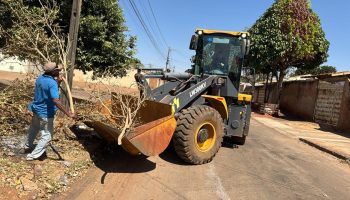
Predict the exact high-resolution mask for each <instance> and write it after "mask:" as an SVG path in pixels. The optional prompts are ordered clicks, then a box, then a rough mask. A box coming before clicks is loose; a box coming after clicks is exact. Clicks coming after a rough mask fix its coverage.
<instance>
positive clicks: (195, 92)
mask: <svg viewBox="0 0 350 200" xmlns="http://www.w3.org/2000/svg"><path fill="white" fill-rule="evenodd" d="M206 86H207V83H206V82H204V83H202V84H200V85H199V86H198V87H196V88H194V89H193V90H192V91H191V92H190V98H192V97H193V96H194V95H196V94H197V93H198V92H200V91H201V90H203V89H204V88H205V87H206Z"/></svg>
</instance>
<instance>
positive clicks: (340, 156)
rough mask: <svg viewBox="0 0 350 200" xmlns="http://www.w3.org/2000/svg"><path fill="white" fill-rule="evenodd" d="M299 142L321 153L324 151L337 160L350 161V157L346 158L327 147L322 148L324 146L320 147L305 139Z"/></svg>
mask: <svg viewBox="0 0 350 200" xmlns="http://www.w3.org/2000/svg"><path fill="white" fill-rule="evenodd" d="M299 140H300V141H301V142H304V143H306V144H308V145H310V146H312V147H315V148H316V149H318V150H321V151H323V152H325V153H328V154H330V155H332V156H334V157H337V158H339V159H341V160H345V161H347V162H348V161H350V157H347V156H344V155H342V154H340V153H338V152H336V151H333V150H330V149H327V148H325V147H322V146H320V145H318V144H316V143H314V142H311V141H310V140H307V139H304V138H299Z"/></svg>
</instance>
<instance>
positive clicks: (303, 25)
mask: <svg viewBox="0 0 350 200" xmlns="http://www.w3.org/2000/svg"><path fill="white" fill-rule="evenodd" d="M249 32H250V33H251V39H252V43H253V45H252V47H251V55H250V58H249V62H250V65H252V66H255V67H256V68H257V70H258V71H260V72H265V73H266V72H269V71H271V70H280V71H284V70H286V69H287V68H288V67H290V66H297V67H307V68H312V67H315V66H319V65H320V64H321V63H323V62H325V61H326V59H327V57H328V54H327V52H328V48H329V42H328V41H327V39H326V38H325V34H324V32H323V30H322V27H321V23H320V19H319V18H318V16H317V15H316V14H315V13H314V12H313V11H312V10H311V8H310V4H309V2H308V0H277V1H276V2H275V3H274V4H273V5H272V6H271V7H270V8H269V9H268V10H267V11H266V12H265V13H264V14H263V16H261V17H260V18H259V19H258V20H257V21H256V23H255V24H254V25H253V26H252V27H251V28H250V30H249Z"/></svg>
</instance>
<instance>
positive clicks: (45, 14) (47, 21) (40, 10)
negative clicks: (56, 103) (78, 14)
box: [0, 0, 74, 112]
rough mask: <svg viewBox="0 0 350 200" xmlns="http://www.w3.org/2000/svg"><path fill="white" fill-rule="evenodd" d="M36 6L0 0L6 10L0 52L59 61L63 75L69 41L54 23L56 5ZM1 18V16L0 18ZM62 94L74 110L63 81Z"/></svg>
mask: <svg viewBox="0 0 350 200" xmlns="http://www.w3.org/2000/svg"><path fill="white" fill-rule="evenodd" d="M38 3H39V5H40V6H38V7H30V6H28V5H27V4H25V2H24V1H22V0H16V1H11V0H4V1H1V4H0V10H7V14H8V18H10V19H11V20H8V24H7V25H8V27H6V26H5V25H6V24H5V25H4V24H0V38H1V41H3V46H2V48H1V50H2V53H3V54H5V55H8V56H17V57H18V58H19V59H22V60H29V61H31V62H33V63H35V64H43V63H45V62H50V61H52V62H56V63H60V64H61V66H62V67H63V70H64V72H65V75H66V76H67V70H69V69H68V65H69V63H68V53H69V50H70V46H71V44H70V40H69V39H68V36H67V35H66V34H64V33H62V31H61V28H60V26H59V24H58V23H57V19H58V18H57V16H58V15H57V13H58V12H59V7H58V6H57V5H56V4H55V2H53V3H49V2H42V1H41V0H39V1H38ZM1 18H3V16H2V17H1ZM66 80H67V77H65V79H64V81H65V83H66V90H65V95H67V98H69V101H67V102H69V103H70V108H71V111H72V112H74V108H73V104H72V95H71V92H70V88H69V85H68V84H67V81H66Z"/></svg>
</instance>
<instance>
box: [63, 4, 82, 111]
mask: <svg viewBox="0 0 350 200" xmlns="http://www.w3.org/2000/svg"><path fill="white" fill-rule="evenodd" d="M81 5H82V0H73V4H72V12H71V17H70V23H69V34H68V39H69V41H68V44H69V51H68V56H67V59H68V69H67V82H68V85H69V88H70V89H72V84H73V72H74V64H75V55H76V52H77V42H78V32H79V23H80V12H81ZM64 93H65V94H67V88H66V87H64ZM63 104H64V105H65V106H66V107H67V106H68V105H69V100H68V97H67V96H65V97H64V98H63Z"/></svg>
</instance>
